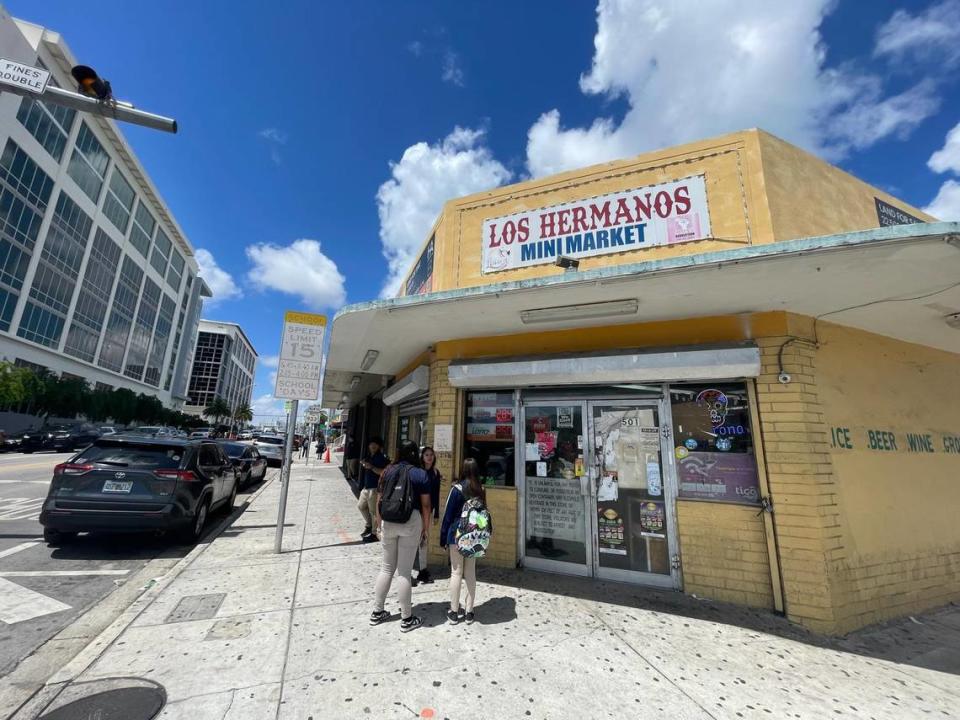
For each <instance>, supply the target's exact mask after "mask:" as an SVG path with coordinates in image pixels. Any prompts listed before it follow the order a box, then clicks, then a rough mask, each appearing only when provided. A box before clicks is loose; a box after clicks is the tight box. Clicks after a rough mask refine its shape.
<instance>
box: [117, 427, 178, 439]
mask: <svg viewBox="0 0 960 720" xmlns="http://www.w3.org/2000/svg"><path fill="white" fill-rule="evenodd" d="M127 434H131V435H150V436H153V437H169V438H176V437H180V431H179V430H177V429H176V428H172V427H165V426H163V425H140V426H139V427H135V428H134V429H133V430H129V431H128V433H127Z"/></svg>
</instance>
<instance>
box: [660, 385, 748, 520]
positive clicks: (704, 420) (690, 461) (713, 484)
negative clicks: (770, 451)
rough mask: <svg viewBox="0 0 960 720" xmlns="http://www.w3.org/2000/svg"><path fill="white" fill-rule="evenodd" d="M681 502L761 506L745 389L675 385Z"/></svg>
mask: <svg viewBox="0 0 960 720" xmlns="http://www.w3.org/2000/svg"><path fill="white" fill-rule="evenodd" d="M670 407H671V411H672V414H673V436H674V440H675V443H676V446H677V477H678V481H679V484H680V487H679V493H678V496H679V497H680V498H684V499H687V500H713V501H718V502H732V503H749V504H757V503H759V502H760V490H759V477H758V475H757V459H756V457H755V456H754V448H753V433H752V431H751V427H750V402H749V398H748V395H747V387H746V385H745V384H744V383H719V384H712V385H671V386H670Z"/></svg>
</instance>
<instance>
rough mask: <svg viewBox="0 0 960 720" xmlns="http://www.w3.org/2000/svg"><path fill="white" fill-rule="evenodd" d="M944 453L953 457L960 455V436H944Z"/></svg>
mask: <svg viewBox="0 0 960 720" xmlns="http://www.w3.org/2000/svg"><path fill="white" fill-rule="evenodd" d="M943 451H944V452H945V453H949V454H951V455H960V435H944V436H943Z"/></svg>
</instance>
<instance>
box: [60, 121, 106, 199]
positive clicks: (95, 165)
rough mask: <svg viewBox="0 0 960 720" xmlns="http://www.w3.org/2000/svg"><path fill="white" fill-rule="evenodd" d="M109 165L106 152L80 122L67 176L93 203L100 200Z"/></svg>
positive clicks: (88, 129) (85, 125)
mask: <svg viewBox="0 0 960 720" xmlns="http://www.w3.org/2000/svg"><path fill="white" fill-rule="evenodd" d="M109 164H110V156H109V155H107V151H106V150H104V149H103V145H101V144H100V141H99V140H97V138H96V136H95V135H94V134H93V132H92V131H91V130H90V128H88V127H87V124H86V123H85V122H81V123H80V132H79V133H78V134H77V144H76V147H74V149H73V155H71V156H70V165H69V166H68V167H67V174H68V175H69V176H70V177H72V178H73V180H74V182H76V183H77V185H78V186H79V187H80V189H81V190H83V192H84V193H86V195H87V197H89V198H90V199H91V200H93V202H94V203H96V202H98V201H99V199H100V190H101V189H102V188H103V181H104V178H106V176H107V165H109Z"/></svg>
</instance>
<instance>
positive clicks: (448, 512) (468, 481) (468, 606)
mask: <svg viewBox="0 0 960 720" xmlns="http://www.w3.org/2000/svg"><path fill="white" fill-rule="evenodd" d="M472 498H477V499H479V500H480V502H482V503H483V504H484V505H486V503H487V494H486V492H485V491H484V489H483V485H482V484H481V483H480V466H479V465H477V461H476V460H474V459H473V458H467V459H466V460H464V461H463V469H462V471H461V473H460V481H459V482H458V483H455V484H454V485H453V487H451V488H450V494H449V495H448V496H447V507H446V509H445V510H444V513H443V524H442V525H441V527H440V546H441V547H443V548H449V552H450V609H449V610H448V611H447V620H448V621H449V622H450V624H451V625H456V624H457V623H458V622H460V584H461V581H464V580H465V581H466V584H467V597H466V603H465V607H464V610H465V614H464V619H465V620H466V622H467V624H468V625H469V624H470V623H472V622H473V620H474V615H473V605H474V601H475V600H476V595H477V558H476V557H474V556H470V557H464V556H463V555H462V554H461V552H460V548H459V547H458V546H457V529H458V528H459V526H460V516H461V514H462V513H463V506H464V505H466V503H467V501H468V500H470V499H472Z"/></svg>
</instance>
